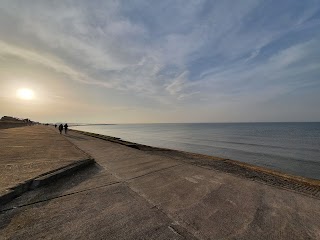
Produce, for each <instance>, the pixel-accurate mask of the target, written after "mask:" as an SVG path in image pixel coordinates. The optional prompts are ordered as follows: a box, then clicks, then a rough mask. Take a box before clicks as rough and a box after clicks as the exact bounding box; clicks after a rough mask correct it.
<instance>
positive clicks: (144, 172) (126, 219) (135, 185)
mask: <svg viewBox="0 0 320 240" xmlns="http://www.w3.org/2000/svg"><path fill="white" fill-rule="evenodd" d="M0 133H1V135H0V136H1V139H0V141H1V143H2V144H3V143H6V144H7V145H6V148H3V147H2V148H1V151H0V154H1V159H2V163H1V164H3V166H4V165H6V166H8V165H9V164H15V166H16V168H12V169H20V172H19V175H21V176H22V175H23V174H24V173H28V174H25V175H24V176H25V178H24V179H20V180H15V181H13V182H12V184H13V185H15V184H19V181H28V179H30V178H33V179H36V178H37V177H38V176H39V174H40V175H41V172H43V173H45V172H48V171H51V172H54V168H57V167H58V166H54V167H52V168H51V169H49V168H48V164H44V163H50V162H52V163H53V162H55V163H59V161H60V160H61V161H60V163H61V165H63V164H65V163H66V162H65V161H66V160H68V159H69V160H72V161H80V160H81V159H83V158H84V157H90V158H93V159H94V160H95V164H91V165H88V166H87V167H85V168H82V169H81V170H79V171H75V172H72V173H71V174H69V175H68V176H63V177H58V178H55V179H54V181H52V182H50V184H48V185H44V186H41V187H38V188H35V189H33V190H31V189H30V190H29V191H26V192H24V193H23V194H21V196H19V197H17V198H14V199H11V201H9V202H8V203H6V204H2V205H1V208H0V235H1V236H2V237H3V238H4V239H10V238H14V239H35V238H47V239H50V238H53V239H67V238H69V239H70V238H71V239H97V238H99V239H319V238H320V224H319V223H320V204H319V203H320V194H319V192H320V183H319V181H318V180H311V179H307V178H302V177H299V176H290V175H287V174H283V173H280V172H275V171H271V170H266V169H263V168H260V167H255V166H252V165H249V164H243V163H240V162H237V161H233V160H229V159H222V158H215V157H210V156H205V155H200V154H192V153H187V152H181V151H174V150H169V149H160V148H152V147H148V146H145V145H139V144H135V143H130V142H125V141H120V140H119V139H115V138H109V137H107V136H103V135H97V134H90V133H83V132H82V133H81V132H78V131H70V132H69V134H68V135H60V134H58V132H57V130H55V129H54V128H53V127H51V126H30V127H21V128H11V129H2V130H0ZM8 139H10V141H8ZM19 139H22V140H23V139H24V140H23V141H22V140H21V141H20V142H19V141H18V140H19ZM27 139H28V141H26V140H27ZM1 146H4V145H1ZM16 146H20V148H19V149H20V150H19V151H20V152H19V156H17V151H16V150H15V149H16ZM28 146H29V147H28ZM49 146H50V147H49ZM30 148H31V151H30ZM4 149H6V151H5V150H4ZM27 149H29V150H28V151H29V152H28V151H27ZM36 149H38V150H36ZM40 149H42V150H43V151H40ZM49 152H50V154H49V155H48V154H46V153H49ZM41 154H43V155H42V156H41ZM27 156H29V157H27ZM44 156H46V159H45V160H43V159H44V158H43V157H44ZM36 158H38V161H37V162H38V163H42V164H43V165H41V164H40V165H39V166H40V167H38V172H36V173H34V174H33V175H32V174H30V172H27V170H26V169H30V168H22V167H20V166H23V165H24V166H26V164H29V165H30V164H31V163H32V162H33V159H36ZM3 159H5V161H4V160H3ZM59 159H60V160H59ZM30 166H32V164H31V165H30ZM42 166H43V167H42ZM44 166H45V167H44ZM51 166H52V165H51ZM2 169H3V168H2ZM12 171H13V172H12V173H11V174H9V175H8V176H7V177H6V181H7V182H8V184H3V186H2V187H3V189H5V188H9V187H10V188H12V185H10V184H9V182H10V176H11V175H12V176H14V174H13V173H14V171H16V170H12ZM1 176H3V174H2V175H1ZM1 182H2V183H4V181H1Z"/></svg>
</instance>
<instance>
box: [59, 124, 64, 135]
mask: <svg viewBox="0 0 320 240" xmlns="http://www.w3.org/2000/svg"><path fill="white" fill-rule="evenodd" d="M62 130H63V125H62V123H61V124H60V125H59V131H60V134H61V133H62Z"/></svg>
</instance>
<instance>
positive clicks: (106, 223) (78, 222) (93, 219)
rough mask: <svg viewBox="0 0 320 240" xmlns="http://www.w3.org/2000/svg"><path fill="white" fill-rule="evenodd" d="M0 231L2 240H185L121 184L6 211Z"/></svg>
mask: <svg viewBox="0 0 320 240" xmlns="http://www.w3.org/2000/svg"><path fill="white" fill-rule="evenodd" d="M0 229H1V230H0V233H1V236H2V237H3V238H5V239H6V238H12V237H13V236H14V239H40V238H41V239H42V238H43V239H51V238H54V239H185V237H184V236H183V235H181V234H180V233H178V232H176V231H175V230H174V224H173V223H172V222H171V220H170V219H169V218H168V217H167V216H166V215H165V214H163V213H162V212H161V211H159V210H157V209H155V208H152V206H150V205H149V204H148V203H147V202H146V201H145V200H144V199H143V198H142V197H139V196H138V195H136V194H135V193H134V192H132V191H131V190H130V188H128V187H127V186H125V185H123V184H118V185H114V186H108V187H104V188H99V189H94V190H88V191H85V192H81V193H78V194H76V195H68V196H64V197H60V198H56V199H52V200H51V201H44V202H41V203H37V204H33V205H29V206H26V207H24V208H23V209H22V208H18V209H15V210H12V211H9V212H7V213H6V214H3V215H1V220H0ZM53 236H54V237H53Z"/></svg>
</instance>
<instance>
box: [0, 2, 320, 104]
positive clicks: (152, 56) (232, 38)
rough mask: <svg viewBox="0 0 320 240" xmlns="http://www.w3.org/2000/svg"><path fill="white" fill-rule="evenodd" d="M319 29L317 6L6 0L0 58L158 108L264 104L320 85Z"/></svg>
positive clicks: (0, 7) (1, 8)
mask: <svg viewBox="0 0 320 240" xmlns="http://www.w3.org/2000/svg"><path fill="white" fill-rule="evenodd" d="M319 29H320V4H319V1H317V0H308V1H287V0H284V1H281V2H276V1H257V0H246V1H241V2H237V1H210V0H198V1H179V0H177V1H169V0H168V1H167V0H164V1H153V2H150V1H147V0H139V1H125V2H124V1H120V0H119V1H100V0H94V1H72V0H70V1H65V2H63V3H62V2H59V3H58V2H56V1H52V2H48V1H36V0H35V1H24V2H21V1H14V0H10V1H9V0H7V1H2V2H1V4H0V36H1V37H0V58H1V59H4V58H5V57H6V56H14V57H16V58H21V59H23V60H25V61H27V62H32V63H34V64H38V65H41V66H44V67H46V68H48V69H51V70H52V71H55V72H59V73H62V74H64V75H65V76H66V79H70V80H72V81H79V82H81V83H84V84H90V85H97V86H102V87H106V88H109V89H116V90H119V91H123V92H130V93H132V95H140V96H146V97H148V98H153V99H154V100H155V101H158V102H159V104H171V103H173V102H175V101H178V102H183V101H185V102H186V103H189V102H190V101H191V100H192V101H194V102H193V103H195V102H197V101H198V103H199V104H202V103H203V101H207V102H210V101H213V100H214V101H232V99H236V101H241V98H246V99H248V98H249V99H251V100H253V99H259V95H260V96H264V99H266V100H267V99H268V98H273V97H274V96H281V95H282V94H286V93H287V92H288V91H292V90H294V89H299V88H303V87H306V86H311V85H313V86H314V85H316V84H318V83H319V82H318V80H316V76H319V75H320V70H319V69H320V68H319V64H318V62H320V61H319V60H320V52H319V50H318V49H319V47H318V46H319V43H320V30H319ZM318 85H319V84H318ZM200 96H201V97H200ZM219 96H220V97H219ZM201 99H202V100H201Z"/></svg>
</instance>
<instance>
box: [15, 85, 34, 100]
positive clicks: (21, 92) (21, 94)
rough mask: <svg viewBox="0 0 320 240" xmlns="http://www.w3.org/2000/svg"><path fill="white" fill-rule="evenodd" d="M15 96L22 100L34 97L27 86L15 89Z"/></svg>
mask: <svg viewBox="0 0 320 240" xmlns="http://www.w3.org/2000/svg"><path fill="white" fill-rule="evenodd" d="M17 97H18V98H20V99H23V100H31V99H33V97H34V93H33V91H32V90H31V89H29V88H20V89H18V90H17Z"/></svg>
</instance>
